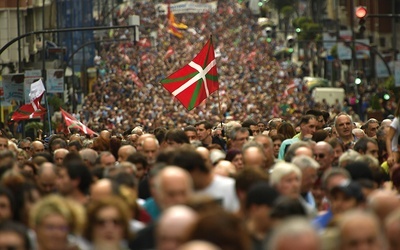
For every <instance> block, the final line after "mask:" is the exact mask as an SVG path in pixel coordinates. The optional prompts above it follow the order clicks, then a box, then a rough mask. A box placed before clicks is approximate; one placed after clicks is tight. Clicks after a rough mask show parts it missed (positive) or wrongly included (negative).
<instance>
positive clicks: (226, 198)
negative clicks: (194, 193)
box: [198, 175, 239, 212]
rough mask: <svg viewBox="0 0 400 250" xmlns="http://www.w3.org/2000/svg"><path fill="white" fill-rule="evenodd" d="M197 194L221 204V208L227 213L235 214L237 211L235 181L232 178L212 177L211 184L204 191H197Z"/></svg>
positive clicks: (237, 202)
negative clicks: (206, 196)
mask: <svg viewBox="0 0 400 250" xmlns="http://www.w3.org/2000/svg"><path fill="white" fill-rule="evenodd" d="M198 193H200V194H206V195H209V196H210V197H212V198H215V199H216V200H217V201H219V202H221V205H222V207H223V208H224V209H225V210H227V211H230V212H236V211H238V210H239V200H238V198H237V195H236V191H235V180H234V179H232V178H229V177H225V176H219V175H214V177H213V180H212V182H211V184H210V185H209V186H208V187H206V188H205V189H203V190H200V191H198Z"/></svg>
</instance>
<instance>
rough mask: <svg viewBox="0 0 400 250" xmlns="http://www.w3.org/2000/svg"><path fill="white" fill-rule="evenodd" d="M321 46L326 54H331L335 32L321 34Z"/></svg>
mask: <svg viewBox="0 0 400 250" xmlns="http://www.w3.org/2000/svg"><path fill="white" fill-rule="evenodd" d="M322 40H323V46H324V49H325V50H326V54H327V55H331V51H332V47H333V46H335V45H336V42H337V38H336V34H331V33H327V32H324V33H323V34H322Z"/></svg>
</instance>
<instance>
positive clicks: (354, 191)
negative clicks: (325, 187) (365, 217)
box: [330, 180, 365, 202]
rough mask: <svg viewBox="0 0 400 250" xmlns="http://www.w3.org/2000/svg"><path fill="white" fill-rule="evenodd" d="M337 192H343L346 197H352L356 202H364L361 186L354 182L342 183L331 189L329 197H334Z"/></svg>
mask: <svg viewBox="0 0 400 250" xmlns="http://www.w3.org/2000/svg"><path fill="white" fill-rule="evenodd" d="M337 192H343V193H344V194H345V195H346V196H348V197H353V198H355V199H356V200H357V201H358V202H360V201H364V200H365V197H364V194H363V192H362V189H361V186H360V185H359V184H358V183H357V182H354V181H348V180H346V181H343V182H342V183H340V184H339V185H337V186H335V187H333V188H332V189H331V191H330V193H331V195H334V194H336V193H337Z"/></svg>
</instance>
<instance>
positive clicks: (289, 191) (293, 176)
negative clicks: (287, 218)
mask: <svg viewBox="0 0 400 250" xmlns="http://www.w3.org/2000/svg"><path fill="white" fill-rule="evenodd" d="M270 184H271V186H273V187H275V188H276V190H277V191H278V192H279V193H280V194H281V195H285V196H289V197H292V198H299V196H300V187H301V171H300V169H299V168H298V167H297V166H296V165H294V164H292V163H287V162H278V163H277V164H275V165H274V167H273V169H272V173H271V175H270Z"/></svg>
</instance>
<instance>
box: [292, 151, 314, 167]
mask: <svg viewBox="0 0 400 250" xmlns="http://www.w3.org/2000/svg"><path fill="white" fill-rule="evenodd" d="M292 163H293V164H294V165H296V166H297V167H299V168H300V169H302V170H303V169H306V168H313V169H319V163H318V162H317V161H316V160H314V159H313V158H311V157H309V156H307V155H299V156H296V157H294V158H293V159H292Z"/></svg>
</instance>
